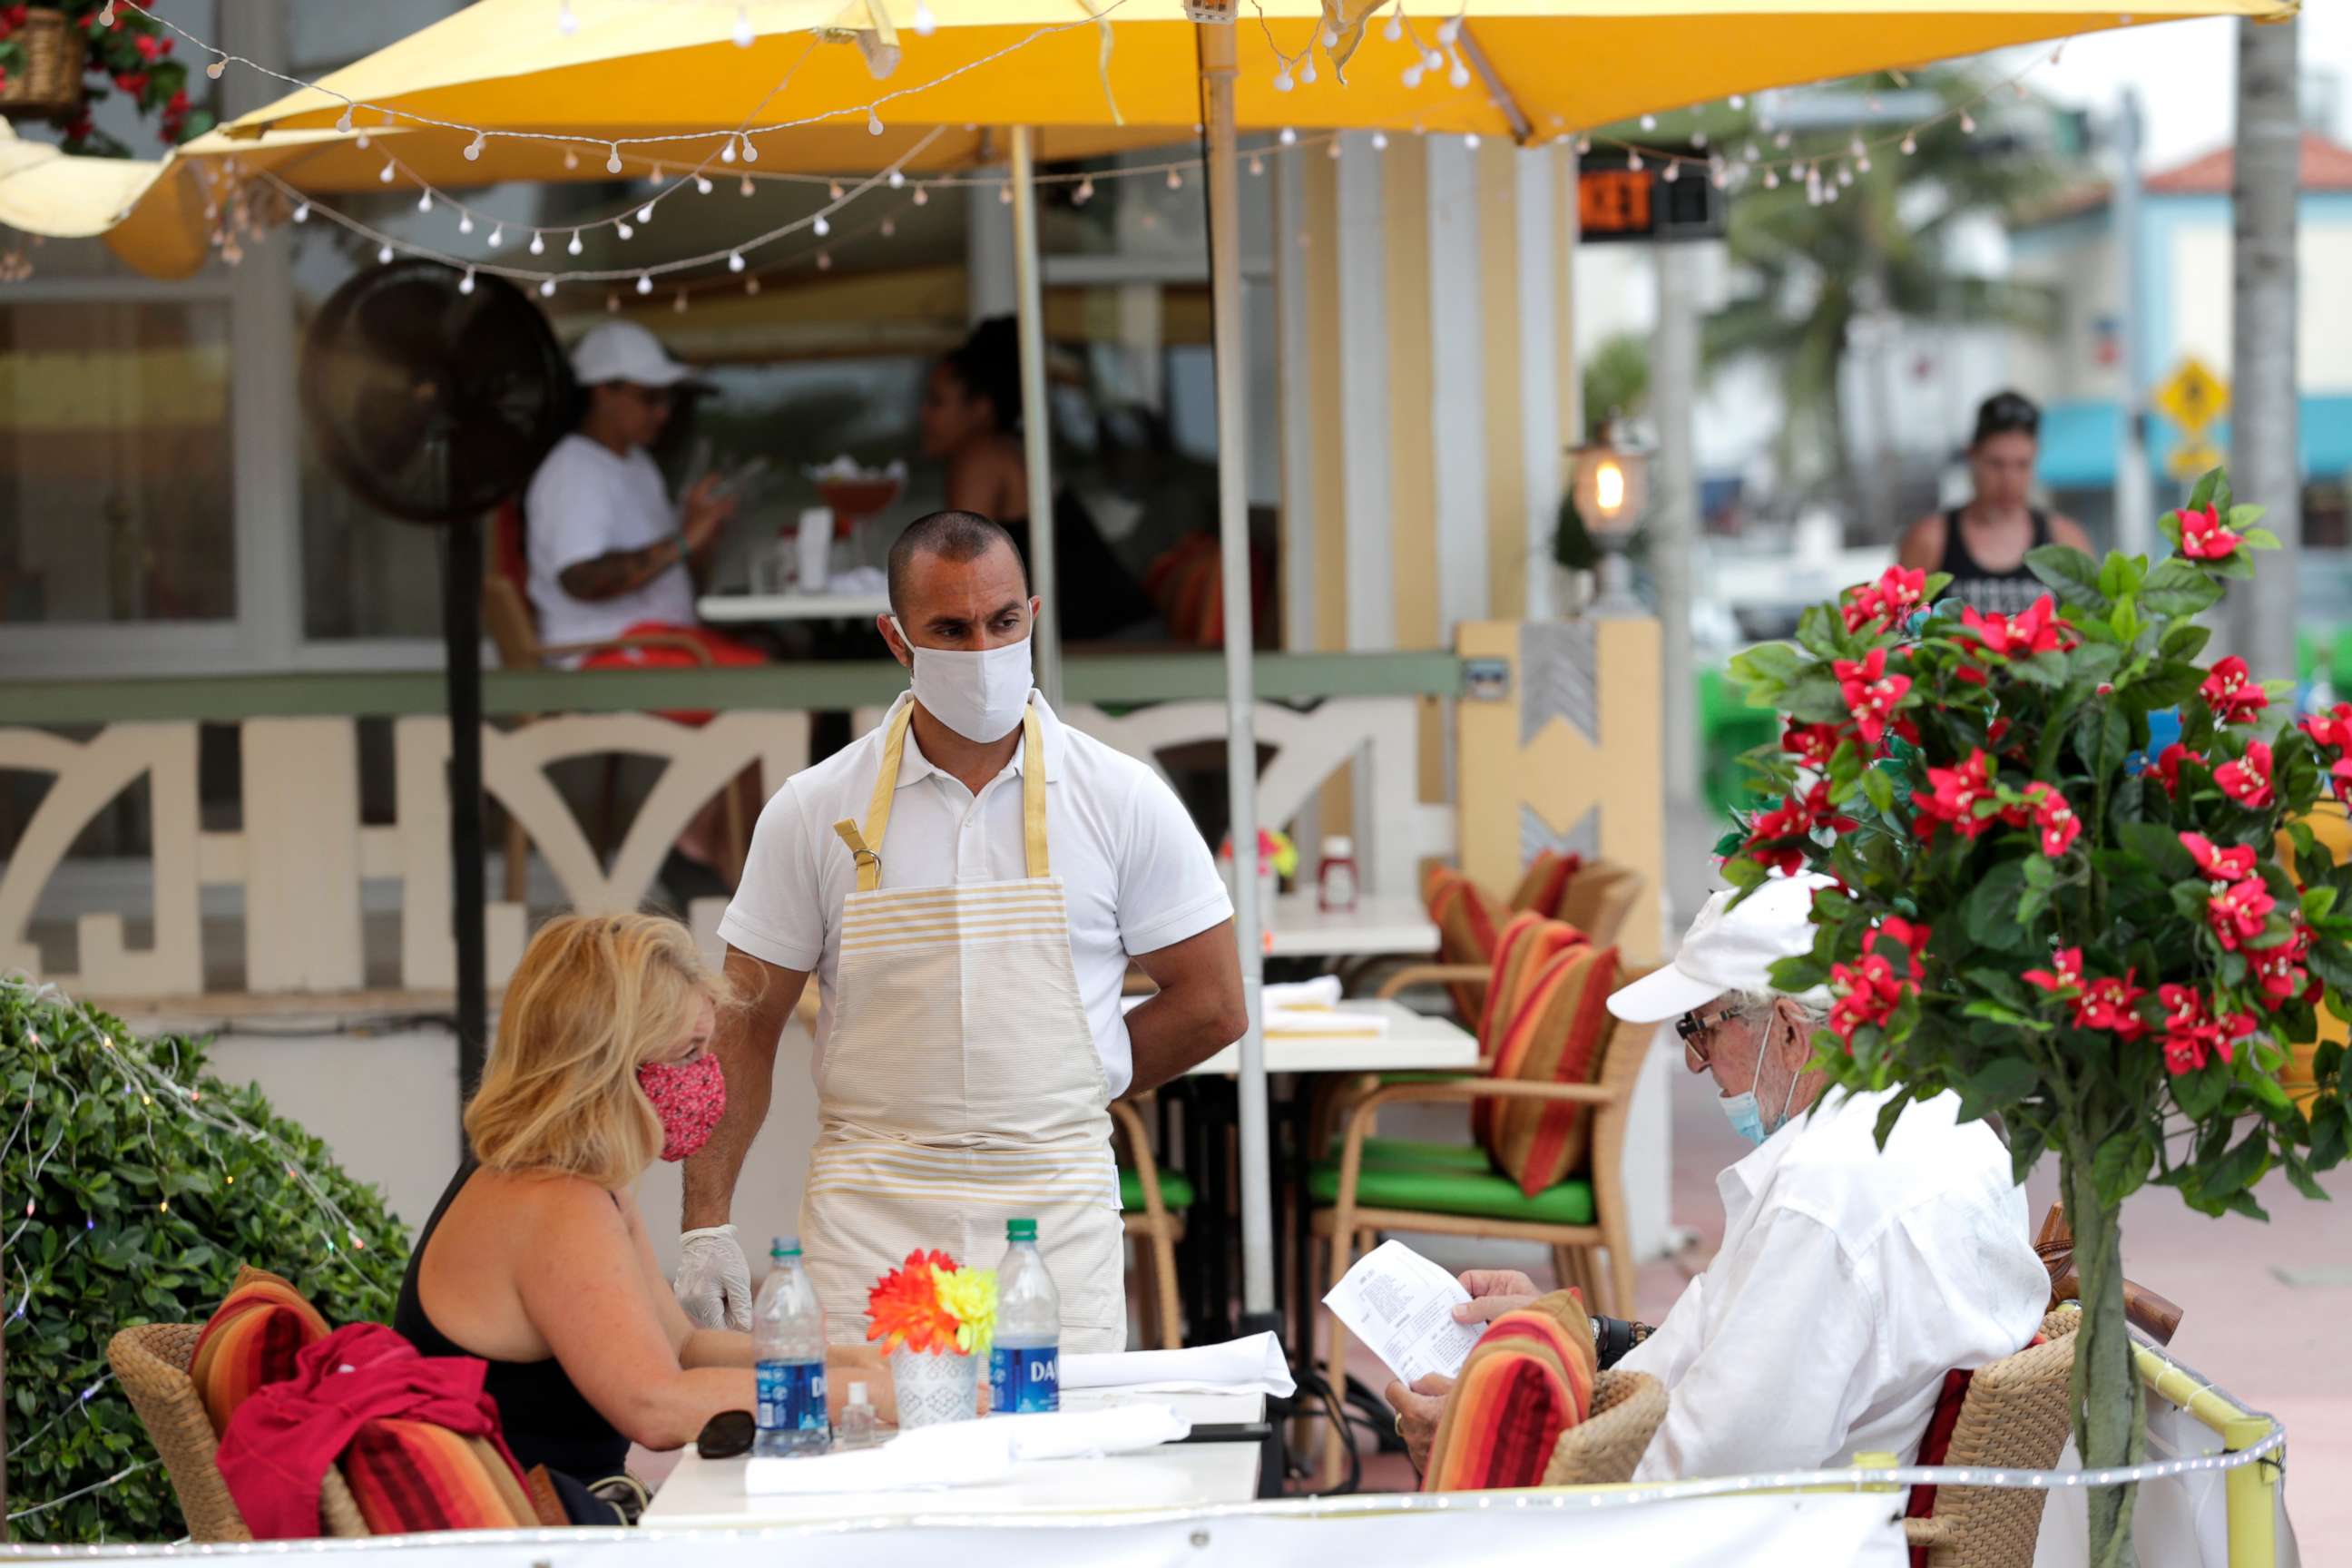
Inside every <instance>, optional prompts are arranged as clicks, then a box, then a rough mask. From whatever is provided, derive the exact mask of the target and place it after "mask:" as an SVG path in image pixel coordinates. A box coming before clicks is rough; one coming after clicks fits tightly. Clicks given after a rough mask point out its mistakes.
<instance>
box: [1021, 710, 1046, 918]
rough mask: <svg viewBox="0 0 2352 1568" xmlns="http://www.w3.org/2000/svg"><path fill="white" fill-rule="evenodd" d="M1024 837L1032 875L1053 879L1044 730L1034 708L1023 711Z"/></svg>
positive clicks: (1022, 777) (1022, 797) (1024, 846)
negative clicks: (1047, 840) (1047, 824)
mask: <svg viewBox="0 0 2352 1568" xmlns="http://www.w3.org/2000/svg"><path fill="white" fill-rule="evenodd" d="M1021 746H1022V753H1021V837H1022V847H1023V849H1024V852H1025V853H1026V855H1027V858H1028V862H1029V875H1030V876H1032V877H1050V876H1052V875H1053V874H1054V869H1053V863H1052V862H1051V861H1050V860H1049V859H1048V858H1047V857H1046V854H1045V726H1044V725H1043V724H1040V723H1039V722H1038V721H1037V710H1036V708H1035V707H1034V705H1033V706H1031V707H1028V708H1024V709H1023V710H1021Z"/></svg>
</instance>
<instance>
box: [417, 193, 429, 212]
mask: <svg viewBox="0 0 2352 1568" xmlns="http://www.w3.org/2000/svg"><path fill="white" fill-rule="evenodd" d="M416 210H417V211H418V212H421V213H429V212H431V211H432V210H433V193H432V192H431V191H419V192H418V193H417V194H416Z"/></svg>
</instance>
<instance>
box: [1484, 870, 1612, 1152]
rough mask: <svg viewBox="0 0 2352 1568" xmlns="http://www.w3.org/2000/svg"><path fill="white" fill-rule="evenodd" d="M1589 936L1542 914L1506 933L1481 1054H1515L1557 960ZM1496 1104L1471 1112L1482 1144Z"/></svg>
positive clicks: (1495, 1057)
mask: <svg viewBox="0 0 2352 1568" xmlns="http://www.w3.org/2000/svg"><path fill="white" fill-rule="evenodd" d="M1583 942H1584V935H1583V933H1582V932H1581V931H1578V930H1577V929H1576V928H1575V927H1574V926H1570V925H1563V924H1561V923H1560V922H1559V921H1549V920H1545V919H1544V918H1543V917H1542V916H1540V915H1534V914H1525V915H1520V916H1518V917H1517V918H1516V919H1514V920H1513V921H1511V923H1510V924H1509V925H1507V926H1505V927H1504V928H1503V934H1502V936H1501V937H1500V938H1499V939H1497V941H1496V943H1495V964H1494V970H1493V978H1492V979H1490V980H1489V981H1488V982H1487V983H1486V1005H1485V1007H1484V1008H1483V1009H1481V1011H1480V1013H1479V1016H1478V1053H1479V1055H1480V1056H1482V1057H1484V1058H1486V1059H1487V1060H1488V1061H1490V1062H1500V1061H1501V1060H1502V1059H1503V1058H1504V1056H1505V1054H1506V1053H1507V1052H1508V1050H1509V1049H1510V1042H1511V1039H1512V1031H1513V1030H1514V1029H1517V1028H1522V1027H1525V1026H1527V1025H1526V1022H1525V1020H1527V1019H1528V1017H1529V1015H1528V1011H1527V1004H1528V999H1529V997H1531V996H1533V995H1535V994H1537V993H1538V991H1539V990H1540V989H1541V988H1542V987H1543V986H1544V985H1545V984H1549V980H1548V978H1547V977H1548V976H1549V974H1550V972H1551V971H1552V969H1553V968H1554V965H1555V961H1556V960H1557V959H1558V958H1559V955H1560V954H1561V953H1563V952H1567V951H1568V950H1570V948H1574V947H1580V946H1581V945H1583ZM1494 1115H1495V1105H1494V1102H1493V1101H1491V1100H1481V1101H1479V1102H1477V1103H1476V1104H1475V1105H1473V1106H1472V1107H1471V1108H1470V1121H1471V1127H1472V1135H1473V1136H1474V1137H1475V1139H1476V1140H1477V1141H1478V1142H1481V1143H1485V1142H1489V1140H1490V1138H1491V1137H1492V1135H1493V1131H1494V1128H1493V1118H1494Z"/></svg>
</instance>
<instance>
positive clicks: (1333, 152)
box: [1323, 136, 1339, 160]
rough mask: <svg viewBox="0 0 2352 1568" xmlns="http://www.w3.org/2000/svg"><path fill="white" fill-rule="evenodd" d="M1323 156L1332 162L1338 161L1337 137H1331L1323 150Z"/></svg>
mask: <svg viewBox="0 0 2352 1568" xmlns="http://www.w3.org/2000/svg"><path fill="white" fill-rule="evenodd" d="M1323 155H1324V156H1325V157H1327V158H1330V159H1334V160H1336V159H1338V157H1339V138H1338V137H1337V136H1334V137H1332V138H1331V140H1330V142H1329V144H1328V145H1327V146H1326V147H1325V148H1324V149H1323Z"/></svg>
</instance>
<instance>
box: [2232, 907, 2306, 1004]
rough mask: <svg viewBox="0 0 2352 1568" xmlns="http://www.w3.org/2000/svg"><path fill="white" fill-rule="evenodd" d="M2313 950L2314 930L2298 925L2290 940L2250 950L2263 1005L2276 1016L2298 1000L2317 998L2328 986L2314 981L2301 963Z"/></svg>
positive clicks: (2249, 954)
mask: <svg viewBox="0 0 2352 1568" xmlns="http://www.w3.org/2000/svg"><path fill="white" fill-rule="evenodd" d="M2310 951H2311V931H2310V930H2309V929H2308V928H2307V927H2305V925H2304V924H2303V922H2302V921H2296V922H2295V925H2294V931H2293V932H2292V933H2291V934H2289V936H2288V937H2287V939H2286V940H2285V941H2284V942H2279V943H2277V944H2276V945H2274V946H2272V947H2265V948H2262V949H2260V950H2256V949H2253V948H2248V949H2247V950H2246V959H2247V962H2248V963H2249V964H2250V965H2251V967H2252V970H2253V975H2254V979H2255V981H2256V982H2257V983H2259V984H2260V985H2261V987H2262V993H2263V1006H2265V1007H2268V1008H2269V1009H2270V1010H2271V1011H2272V1012H2273V1013H2275V1012H2277V1011H2278V1010H2279V1009H2280V1008H2282V1007H2284V1006H2285V1005H2287V1004H2288V1003H2290V1002H2292V1001H2294V999H2295V998H2296V997H2298V996H2301V997H2306V998H2310V999H2316V997H2317V995H2318V993H2320V992H2321V991H2323V990H2325V989H2326V986H2324V985H2323V984H2319V983H2318V982H2315V981H2314V980H2313V979H2312V977H2311V976H2310V974H2309V973H2305V970H2304V968H2303V965H2302V964H2301V963H2299V962H2298V961H2299V960H2300V959H2301V958H2302V957H2303V955H2304V954H2305V953H2306V952H2310Z"/></svg>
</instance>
